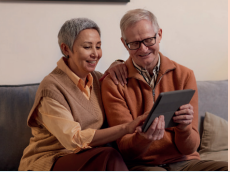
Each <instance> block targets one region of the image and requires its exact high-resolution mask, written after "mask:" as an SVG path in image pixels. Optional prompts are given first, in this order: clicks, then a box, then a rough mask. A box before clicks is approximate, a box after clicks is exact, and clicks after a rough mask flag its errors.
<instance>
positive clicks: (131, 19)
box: [120, 9, 159, 39]
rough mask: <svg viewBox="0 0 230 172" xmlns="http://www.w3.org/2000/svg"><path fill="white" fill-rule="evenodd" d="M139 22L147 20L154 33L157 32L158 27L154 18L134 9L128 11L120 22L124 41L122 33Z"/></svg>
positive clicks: (152, 15) (143, 11) (146, 11)
mask: <svg viewBox="0 0 230 172" xmlns="http://www.w3.org/2000/svg"><path fill="white" fill-rule="evenodd" d="M140 20H148V21H150V22H151V23H152V25H153V29H154V31H155V33H157V32H158V30H159V25H158V22H157V18H156V16H155V15H154V14H153V13H151V12H150V11H148V10H145V9H134V10H130V11H128V12H127V13H126V14H125V15H124V16H123V17H122V19H121V21H120V29H121V36H122V38H124V39H125V35H124V32H125V30H126V29H127V28H128V27H129V26H132V25H134V24H135V23H137V22H138V21H140Z"/></svg>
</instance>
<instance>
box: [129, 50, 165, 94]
mask: <svg viewBox="0 0 230 172" xmlns="http://www.w3.org/2000/svg"><path fill="white" fill-rule="evenodd" d="M158 57H159V58H158V63H157V65H156V66H155V67H154V68H153V75H152V77H151V76H150V74H149V72H148V71H147V70H146V69H143V68H141V67H140V66H138V65H137V64H136V63H135V62H134V61H133V60H132V62H133V65H134V67H135V68H136V69H137V71H138V72H139V73H140V74H141V75H142V76H143V78H144V79H145V81H146V82H147V83H148V84H149V86H150V87H151V88H152V90H153V89H154V87H155V84H156V79H157V75H158V72H159V69H160V63H161V62H160V55H159V54H158Z"/></svg>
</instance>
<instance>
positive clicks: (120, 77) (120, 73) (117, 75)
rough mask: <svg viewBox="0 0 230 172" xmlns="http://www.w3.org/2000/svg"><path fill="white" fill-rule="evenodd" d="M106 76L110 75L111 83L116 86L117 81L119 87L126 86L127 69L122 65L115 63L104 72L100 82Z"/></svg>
mask: <svg viewBox="0 0 230 172" xmlns="http://www.w3.org/2000/svg"><path fill="white" fill-rule="evenodd" d="M108 74H110V76H111V78H112V80H113V82H114V83H115V84H116V85H118V81H119V82H120V83H121V85H123V86H124V84H127V81H126V78H127V77H128V72H127V67H126V65H125V64H124V63H122V62H119V61H115V62H113V63H112V64H111V65H110V67H109V68H108V69H107V70H106V71H105V73H104V75H103V76H102V77H101V79H100V80H103V79H104V78H105V77H106V76H107V75H108Z"/></svg>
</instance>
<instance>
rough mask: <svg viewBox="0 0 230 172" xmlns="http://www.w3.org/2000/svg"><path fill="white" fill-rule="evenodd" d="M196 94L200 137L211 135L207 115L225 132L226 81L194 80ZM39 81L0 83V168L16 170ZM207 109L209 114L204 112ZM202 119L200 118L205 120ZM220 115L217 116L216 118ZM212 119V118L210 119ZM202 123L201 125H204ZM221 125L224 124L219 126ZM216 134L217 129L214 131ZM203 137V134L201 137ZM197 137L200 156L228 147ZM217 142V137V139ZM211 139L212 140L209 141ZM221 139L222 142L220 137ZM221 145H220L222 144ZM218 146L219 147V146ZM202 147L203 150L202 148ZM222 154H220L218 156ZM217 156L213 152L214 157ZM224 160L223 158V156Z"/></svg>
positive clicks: (25, 144) (27, 134) (23, 146)
mask: <svg viewBox="0 0 230 172" xmlns="http://www.w3.org/2000/svg"><path fill="white" fill-rule="evenodd" d="M197 85H198V94H199V117H200V123H199V130H200V135H201V137H203V136H206V137H207V138H208V139H210V136H211V138H212V139H213V140H214V141H215V140H216V139H215V138H213V136H214V135H213V133H211V135H210V133H209V131H210V129H208V130H207V129H206V130H205V126H206V125H207V124H209V123H211V122H209V121H208V120H210V115H211V118H212V117H214V120H213V121H214V123H215V122H216V121H217V123H216V124H213V123H211V124H210V125H211V127H212V128H213V129H215V130H214V132H215V131H216V130H218V131H219V130H221V132H222V133H227V130H226V131H224V130H225V128H226V126H225V125H226V124H227V119H228V81H227V80H225V81H198V82H197ZM38 86H39V84H29V85H14V86H13V85H11V86H4V85H2V86H0V136H1V142H0V144H1V147H0V170H1V171H2V170H4V171H5V170H7V171H9V170H17V169H18V165H19V162H20V158H21V156H22V153H23V150H24V148H25V147H26V146H27V145H28V143H29V138H30V137H31V131H30V128H29V127H27V125H26V120H27V116H28V114H29V111H30V109H31V107H32V105H33V101H34V97H35V93H36V90H37V88H38ZM206 112H210V113H212V114H214V115H212V114H209V113H206ZM205 114H206V116H209V118H207V121H206V123H204V121H205V120H206V117H205ZM220 117H221V118H220ZM213 121H212V122H213ZM204 125H205V126H204ZM222 126H225V128H224V129H223V128H222ZM216 134H217V135H219V133H216ZM202 139H203V138H202ZM202 141H203V140H201V146H200V148H199V150H198V151H200V153H201V155H202V154H205V156H204V157H202V158H203V159H205V158H206V159H210V157H209V156H207V154H208V155H209V154H210V153H211V154H213V153H214V155H216V154H218V153H219V152H220V153H224V154H226V153H227V151H228V148H227V147H226V145H227V143H224V144H223V143H221V145H220V146H218V144H217V145H216V146H217V147H218V148H214V149H213V145H211V148H209V147H210V144H212V143H210V141H204V142H203V143H202ZM217 141H218V142H220V140H219V138H218V139H217ZM211 142H212V141H211ZM223 142H226V138H224V140H223ZM223 145H224V146H223ZM219 149H221V150H219ZM203 150H204V151H203ZM222 155H223V154H220V156H222ZM215 158H217V160H219V159H218V156H214V159H215ZM224 160H226V161H227V159H226V158H225V159H224Z"/></svg>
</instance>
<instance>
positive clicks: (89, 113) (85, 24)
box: [19, 18, 146, 171]
mask: <svg viewBox="0 0 230 172" xmlns="http://www.w3.org/2000/svg"><path fill="white" fill-rule="evenodd" d="M58 43H59V46H60V48H61V51H62V53H63V54H64V56H65V57H63V58H61V59H60V60H59V61H58V62H57V67H56V68H55V69H54V70H53V71H52V72H51V73H50V74H49V75H48V76H46V77H45V78H44V79H43V81H42V82H41V84H40V86H39V88H38V90H37V93H36V98H35V102H34V105H33V107H32V109H31V112H30V114H29V116H28V125H29V126H30V127H31V129H32V134H33V137H32V138H31V139H30V143H29V145H28V147H26V149H25V150H24V153H23V157H22V159H21V162H20V166H19V170H36V171H40V170H45V171H48V170H66V171H69V170H87V171H93V170H102V171H105V170H109V171H114V170H115V171H120V170H122V171H124V170H127V167H126V165H125V164H124V162H123V160H122V158H121V156H120V154H119V153H118V152H117V151H116V150H115V149H113V148H111V147H102V146H103V145H104V144H106V143H109V142H111V141H114V140H116V139H118V138H120V137H122V136H123V135H125V134H128V133H130V134H131V133H133V132H135V130H136V127H137V126H139V125H140V124H141V123H142V122H143V120H144V118H145V117H146V116H142V117H140V118H138V119H136V120H134V121H133V122H131V123H126V124H122V125H117V126H114V127H111V128H105V129H101V128H102V125H103V123H104V121H105V115H104V109H103V104H102V100H101V92H100V82H99V78H101V76H102V74H101V73H99V72H96V71H94V70H95V67H96V65H97V63H98V61H99V59H100V58H101V56H102V50H101V39H100V29H99V27H98V26H97V24H96V23H94V22H93V21H91V20H89V19H86V18H77V19H72V20H68V21H66V22H65V23H64V24H63V26H62V27H61V29H60V31H59V34H58ZM118 101H119V100H118ZM100 146H101V147H100Z"/></svg>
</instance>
